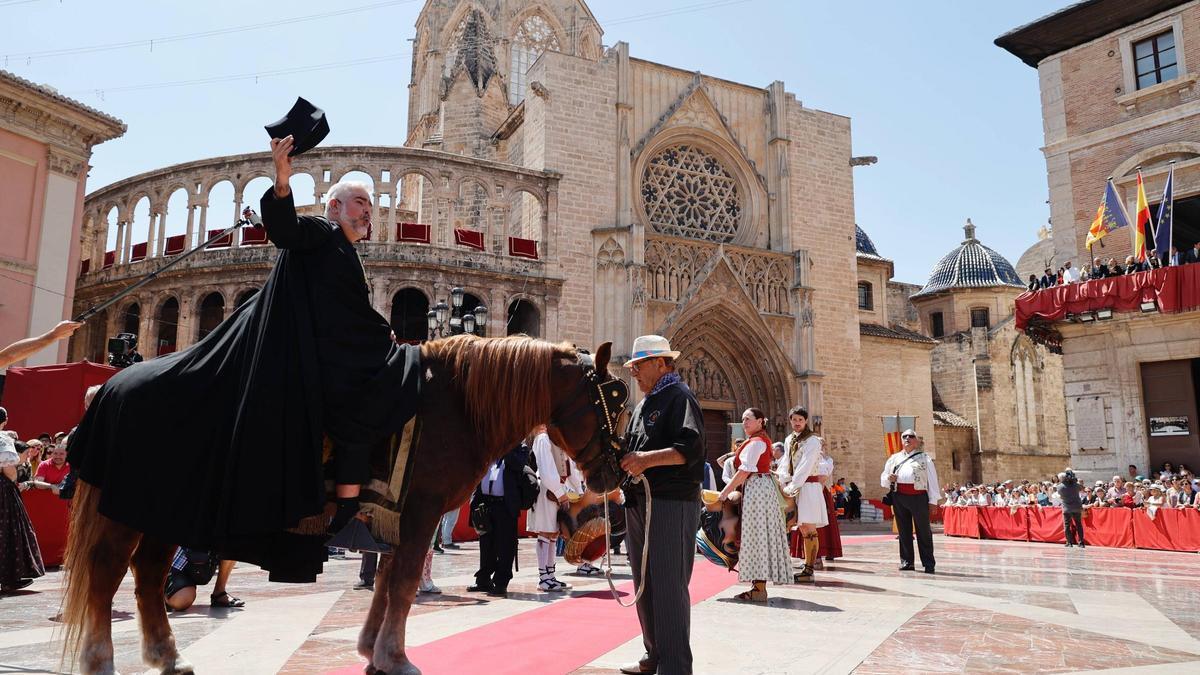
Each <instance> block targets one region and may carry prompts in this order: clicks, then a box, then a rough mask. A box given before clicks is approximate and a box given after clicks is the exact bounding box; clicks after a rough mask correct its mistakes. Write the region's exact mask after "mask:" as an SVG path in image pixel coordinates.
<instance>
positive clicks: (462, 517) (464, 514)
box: [453, 502, 531, 541]
mask: <svg viewBox="0 0 1200 675" xmlns="http://www.w3.org/2000/svg"><path fill="white" fill-rule="evenodd" d="M527 515H529V512H528V511H522V512H521V515H519V516H517V536H518V537H528V536H530V535H531V533H530V532H529V531H528V530H526V529H525V516H527ZM453 537H454V541H475V540H476V539H478V538H479V535H478V534H475V528H473V527H471V502H467V503H466V504H463V505H462V509H461V510H459V512H458V522H456V523H454V534H453Z"/></svg>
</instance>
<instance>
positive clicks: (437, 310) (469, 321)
mask: <svg viewBox="0 0 1200 675" xmlns="http://www.w3.org/2000/svg"><path fill="white" fill-rule="evenodd" d="M464 296H466V292H465V291H463V289H461V288H459V287H458V286H455V287H454V288H452V289H450V304H446V301H445V300H439V301H438V303H437V304H436V305H434V306H433V309H431V310H429V312H428V313H426V314H425V324H426V326H427V327H428V328H429V339H430V340H432V339H434V338H438V337H445V336H447V335H462V334H464V333H467V334H470V335H478V336H480V337H482V336H483V335H484V334H485V333H486V332H487V312H488V310H487V307H484V306H483V305H479V306H477V307H476V308H475V309H473V310H471V311H470V312H464V311H463V310H462V306H463V298H464Z"/></svg>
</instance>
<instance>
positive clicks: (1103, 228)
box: [1084, 178, 1129, 251]
mask: <svg viewBox="0 0 1200 675" xmlns="http://www.w3.org/2000/svg"><path fill="white" fill-rule="evenodd" d="M1122 227H1129V216H1128V215H1127V214H1126V213H1125V207H1124V206H1122V205H1121V198H1120V197H1119V196H1117V188H1116V187H1115V186H1114V185H1113V182H1112V178H1109V179H1108V186H1107V187H1105V188H1104V198H1103V199H1101V200H1100V208H1098V209H1096V218H1095V220H1093V221H1092V226H1091V227H1090V228H1088V234H1087V241H1086V242H1085V243H1084V245H1085V246H1087V248H1088V250H1089V251H1090V250H1091V248H1092V244H1094V243H1096V242H1098V241H1100V240H1101V239H1103V238H1104V237H1105V235H1107V234H1108V233H1109V232H1112V231H1113V230H1119V229H1121V228H1122ZM1103 244H1104V242H1101V245H1103Z"/></svg>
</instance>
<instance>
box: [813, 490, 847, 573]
mask: <svg viewBox="0 0 1200 675" xmlns="http://www.w3.org/2000/svg"><path fill="white" fill-rule="evenodd" d="M821 492H824V493H825V509H826V510H827V511H828V512H829V524H828V525H826V526H825V527H818V528H817V540H818V541H819V542H820V543H821V547H820V548H819V549H817V557H819V558H840V557H842V530H841V528H839V527H838V522H837V507H835V506H834V505H833V495H832V494H830V493H829V488H827V487H825V486H824V485H822V486H821Z"/></svg>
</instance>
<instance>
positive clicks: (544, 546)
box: [526, 425, 571, 591]
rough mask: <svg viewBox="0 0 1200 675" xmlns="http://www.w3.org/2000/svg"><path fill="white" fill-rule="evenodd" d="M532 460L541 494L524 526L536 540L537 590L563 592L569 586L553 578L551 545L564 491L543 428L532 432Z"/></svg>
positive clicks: (564, 496) (565, 497) (553, 554)
mask: <svg viewBox="0 0 1200 675" xmlns="http://www.w3.org/2000/svg"><path fill="white" fill-rule="evenodd" d="M533 461H534V462H536V463H537V475H538V482H539V483H541V488H542V491H541V494H539V495H538V498H537V501H535V502H534V503H533V508H532V509H530V511H529V522H528V524H527V525H526V527H527V528H528V529H529V531H530V532H533V534H534V535H535V536H536V537H537V544H536V545H535V547H534V548H535V549H536V551H537V560H538V590H541V591H565V590H567V589H569V588H570V587H571V586H570V584H566V583H563V582H561V581H559V580H558V579H557V578H556V577H555V576H554V558H555V553H554V543H555V541H557V539H558V508H559V506H560V505H562V504H566V503H567V488H566V486H565V485H564V484H563V478H562V474H560V473H559V471H558V462H556V461H555V457H554V446H553V444H552V443H551V442H550V437H549V436H548V435H546V427H545V425H542V426H539V427H538V428H537V429H535V430H534V439H533Z"/></svg>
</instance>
